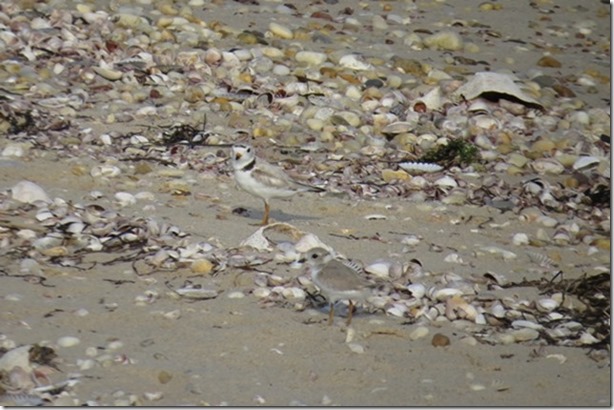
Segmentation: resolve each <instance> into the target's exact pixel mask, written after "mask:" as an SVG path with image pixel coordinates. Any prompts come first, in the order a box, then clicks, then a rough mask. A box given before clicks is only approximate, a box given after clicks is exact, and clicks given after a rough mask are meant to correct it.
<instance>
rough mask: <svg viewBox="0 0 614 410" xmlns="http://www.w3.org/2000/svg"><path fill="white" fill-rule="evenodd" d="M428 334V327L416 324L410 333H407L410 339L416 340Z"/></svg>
mask: <svg viewBox="0 0 614 410" xmlns="http://www.w3.org/2000/svg"><path fill="white" fill-rule="evenodd" d="M428 334H429V328H428V327H426V326H418V327H417V328H415V329H414V330H412V331H411V333H410V334H409V338H410V339H411V340H418V339H422V338H424V337H426V336H428Z"/></svg>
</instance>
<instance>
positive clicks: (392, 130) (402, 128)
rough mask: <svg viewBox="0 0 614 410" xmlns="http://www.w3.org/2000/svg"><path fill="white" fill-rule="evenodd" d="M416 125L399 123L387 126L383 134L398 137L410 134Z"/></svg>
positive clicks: (383, 129)
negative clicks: (398, 135)
mask: <svg viewBox="0 0 614 410" xmlns="http://www.w3.org/2000/svg"><path fill="white" fill-rule="evenodd" d="M415 126H416V124H412V123H410V122H407V121H397V122H393V123H390V124H388V125H386V126H385V127H384V128H382V134H389V135H396V134H403V133H405V132H409V131H411V130H413V129H414V127H415Z"/></svg>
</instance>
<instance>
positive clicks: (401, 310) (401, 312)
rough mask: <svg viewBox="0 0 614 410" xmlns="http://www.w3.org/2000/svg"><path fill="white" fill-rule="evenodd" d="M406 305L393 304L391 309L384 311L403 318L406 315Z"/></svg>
mask: <svg viewBox="0 0 614 410" xmlns="http://www.w3.org/2000/svg"><path fill="white" fill-rule="evenodd" d="M407 309H408V308H407V305H405V304H404V303H395V304H394V305H392V307H390V308H388V309H386V313H388V314H389V315H392V316H396V317H404V316H405V314H406V313H407Z"/></svg>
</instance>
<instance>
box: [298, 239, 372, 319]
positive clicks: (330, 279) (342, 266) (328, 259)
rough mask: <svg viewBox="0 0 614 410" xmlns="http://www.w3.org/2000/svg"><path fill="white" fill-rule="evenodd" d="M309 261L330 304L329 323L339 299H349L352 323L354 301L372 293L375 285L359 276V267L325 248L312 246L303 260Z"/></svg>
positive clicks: (317, 282) (316, 282)
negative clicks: (371, 289) (338, 257)
mask: <svg viewBox="0 0 614 410" xmlns="http://www.w3.org/2000/svg"><path fill="white" fill-rule="evenodd" d="M303 261H304V262H307V264H308V265H309V268H310V272H311V278H312V279H313V282H314V283H315V284H316V286H317V287H318V288H319V289H320V292H321V293H322V295H324V297H325V298H326V300H327V301H328V303H329V305H330V311H329V313H328V324H329V325H332V324H333V316H334V314H335V313H334V306H335V303H336V302H337V301H339V300H344V299H347V300H348V301H349V304H350V306H349V313H348V318H347V322H346V324H347V325H348V326H349V325H350V323H352V310H353V307H354V304H353V303H352V301H361V300H364V299H366V298H367V297H368V296H369V295H370V288H371V287H372V286H373V285H372V284H371V283H370V282H368V281H367V280H366V279H364V278H362V277H361V276H359V268H357V267H356V266H353V265H352V264H351V263H350V262H343V261H341V260H339V259H335V257H334V256H333V255H332V254H331V253H330V252H328V251H327V250H326V249H324V248H312V249H310V250H309V251H307V252H306V253H305V255H304V258H302V259H301V262H303Z"/></svg>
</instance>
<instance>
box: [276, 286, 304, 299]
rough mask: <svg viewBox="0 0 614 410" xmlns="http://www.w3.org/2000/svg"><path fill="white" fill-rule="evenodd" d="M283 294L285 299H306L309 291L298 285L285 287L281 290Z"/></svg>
mask: <svg viewBox="0 0 614 410" xmlns="http://www.w3.org/2000/svg"><path fill="white" fill-rule="evenodd" d="M281 295H282V296H283V297H284V299H289V300H305V298H306V297H307V293H306V292H305V291H304V290H303V289H301V288H297V287H291V288H284V289H283V290H282V291H281Z"/></svg>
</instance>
